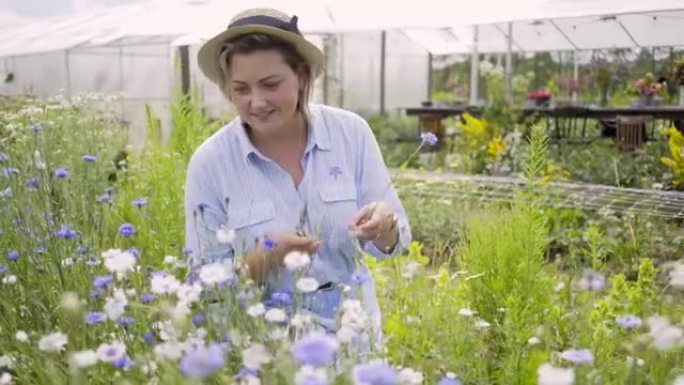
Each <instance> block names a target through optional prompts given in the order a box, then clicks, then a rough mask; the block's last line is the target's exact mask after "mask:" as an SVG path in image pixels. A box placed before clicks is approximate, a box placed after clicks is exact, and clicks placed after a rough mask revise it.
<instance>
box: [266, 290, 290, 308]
mask: <svg viewBox="0 0 684 385" xmlns="http://www.w3.org/2000/svg"><path fill="white" fill-rule="evenodd" d="M290 305H292V294H290V293H287V292H284V291H276V292H274V293H271V295H270V298H268V299H267V300H266V301H264V306H266V307H283V306H290Z"/></svg>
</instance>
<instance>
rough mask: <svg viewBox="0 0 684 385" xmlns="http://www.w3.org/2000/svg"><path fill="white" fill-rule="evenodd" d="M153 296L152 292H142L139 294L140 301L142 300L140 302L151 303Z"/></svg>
mask: <svg viewBox="0 0 684 385" xmlns="http://www.w3.org/2000/svg"><path fill="white" fill-rule="evenodd" d="M154 298H155V297H154V294H152V293H145V294H143V295H141V296H140V302H142V303H151V302H152V301H154Z"/></svg>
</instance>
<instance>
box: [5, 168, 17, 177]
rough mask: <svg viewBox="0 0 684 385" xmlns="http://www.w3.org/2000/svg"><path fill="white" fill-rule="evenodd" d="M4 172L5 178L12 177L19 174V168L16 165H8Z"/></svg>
mask: <svg viewBox="0 0 684 385" xmlns="http://www.w3.org/2000/svg"><path fill="white" fill-rule="evenodd" d="M2 174H3V175H4V176H5V178H10V177H13V176H15V175H18V174H19V170H18V169H16V168H14V167H6V168H5V169H4V170H2Z"/></svg>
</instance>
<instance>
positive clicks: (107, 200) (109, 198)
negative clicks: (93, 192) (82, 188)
mask: <svg viewBox="0 0 684 385" xmlns="http://www.w3.org/2000/svg"><path fill="white" fill-rule="evenodd" d="M97 201H98V202H100V203H112V196H111V195H109V194H103V195H100V196H99V197H97Z"/></svg>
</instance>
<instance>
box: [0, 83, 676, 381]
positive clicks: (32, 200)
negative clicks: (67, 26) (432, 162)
mask: <svg viewBox="0 0 684 385" xmlns="http://www.w3.org/2000/svg"><path fill="white" fill-rule="evenodd" d="M1 103H2V108H1V110H0V170H1V174H0V291H1V292H2V294H3V295H2V298H1V299H0V314H1V315H2V316H1V317H0V384H2V385H4V384H38V385H47V384H200V383H206V384H233V383H235V384H259V383H261V384H297V385H319V384H367V385H386V384H405V385H411V384H440V385H456V384H473V385H489V384H497V385H511V384H540V385H565V384H568V385H569V384H578V385H584V384H587V385H588V384H592V385H593V384H602V385H612V384H614V385H623V384H634V385H637V384H638V385H641V384H649V385H651V384H652V385H660V384H663V385H682V384H684V295H683V293H682V291H683V290H684V260H682V261H681V262H680V261H679V259H680V258H681V255H682V254H681V253H682V250H684V242H683V241H682V239H684V238H683V237H682V236H681V235H680V234H679V233H678V231H679V227H680V226H681V224H679V223H676V222H675V223H673V222H672V221H670V222H668V221H666V220H664V219H657V220H656V219H652V218H639V217H632V216H622V215H620V213H612V214H593V215H589V214H586V213H582V212H579V211H577V210H561V209H547V208H542V207H540V205H539V204H538V201H537V200H536V199H537V194H535V191H537V189H543V188H544V183H545V182H544V179H543V178H534V177H535V176H538V175H541V173H542V172H543V171H544V170H546V168H547V155H546V153H547V147H546V144H547V142H546V139H545V138H544V137H543V135H542V134H541V133H540V132H538V131H534V132H533V134H532V137H531V139H530V141H529V143H528V144H527V145H526V147H525V151H526V153H527V156H526V162H525V164H526V165H525V169H526V173H527V175H528V176H529V177H530V178H529V179H528V180H529V182H528V183H527V186H526V188H523V189H521V190H520V191H519V192H518V194H517V196H516V199H515V201H514V202H513V203H512V204H506V205H482V204H473V203H468V202H460V201H456V200H453V199H448V198H444V199H442V200H435V199H431V200H425V199H421V198H419V197H416V196H410V195H404V196H402V199H403V201H404V204H405V205H406V208H407V212H408V213H409V219H410V221H411V226H412V228H413V233H414V242H413V243H412V244H411V246H410V248H409V250H408V251H407V252H406V253H405V254H404V255H403V256H401V257H397V258H394V259H392V260H388V261H376V260H374V259H372V258H370V257H367V256H366V257H363V258H360V259H361V260H362V261H363V262H364V263H366V264H367V265H368V266H369V267H370V269H371V271H372V273H373V274H374V276H375V278H376V280H377V283H378V290H379V293H378V298H379V300H380V304H381V309H382V316H383V330H382V334H383V340H382V341H383V342H382V344H375V343H373V340H372V339H371V338H370V337H369V335H370V333H369V329H370V323H369V320H368V318H367V316H366V315H365V314H364V311H363V306H362V305H361V303H360V302H359V301H356V300H351V299H348V300H345V301H344V302H343V305H342V306H341V309H340V313H339V315H338V317H337V322H338V325H337V326H338V328H339V329H338V332H337V334H334V335H327V334H323V333H320V331H319V329H318V328H317V327H316V325H315V324H314V322H313V321H312V319H311V317H309V316H308V315H306V314H300V313H297V312H296V311H294V308H295V306H296V304H297V301H298V300H299V294H300V293H301V292H306V291H308V290H310V287H312V284H311V282H310V281H308V280H310V278H309V277H306V274H305V272H306V266H307V265H308V263H309V259H308V256H306V255H289V256H288V258H287V259H286V264H287V265H288V266H287V268H289V269H292V270H294V271H296V272H298V273H297V275H298V277H299V281H298V283H297V285H296V290H295V291H294V292H292V293H276V294H275V295H273V296H272V297H270V298H263V296H262V295H261V290H260V288H259V287H258V286H256V285H255V284H254V283H253V282H251V281H250V280H248V279H246V275H245V274H244V272H243V271H241V269H240V268H238V267H236V266H233V265H227V264H222V263H218V262H217V263H214V264H211V265H207V266H205V267H203V268H202V269H201V270H200V272H199V274H198V277H187V274H186V264H185V259H186V257H187V253H188V252H190V251H189V250H187V249H184V245H183V244H182V242H183V185H184V180H185V167H186V165H187V162H188V160H189V158H190V156H191V155H192V153H193V151H194V149H195V148H196V147H197V146H198V145H199V144H200V143H201V142H202V140H203V139H204V138H206V137H207V136H208V135H210V134H211V133H212V132H214V131H215V130H216V129H218V128H219V127H220V126H221V123H220V122H209V121H206V120H205V119H204V118H203V117H202V116H201V114H200V113H199V109H198V108H197V106H195V105H193V104H191V103H188V102H185V101H180V102H178V103H177V104H176V105H175V106H174V107H173V121H174V124H175V126H174V130H173V133H172V136H171V138H170V139H169V140H168V141H167V142H166V143H161V142H160V141H159V140H158V139H156V132H157V127H156V126H155V119H154V116H153V112H151V111H150V123H149V128H150V130H149V136H148V140H147V142H146V143H147V144H146V147H145V148H144V149H142V150H141V151H133V150H130V149H127V148H126V143H127V138H126V135H125V133H126V130H125V127H123V126H122V125H121V123H120V122H118V121H117V120H116V119H114V118H113V117H112V116H111V114H109V113H108V112H107V111H106V108H103V106H106V105H107V104H108V103H111V100H108V99H107V98H104V97H100V96H88V97H82V98H78V99H67V98H56V99H54V100H50V101H44V100H34V99H10V100H3V101H2V102H1ZM425 140H426V138H423V142H422V143H424V142H425ZM429 140H432V138H429ZM419 145H421V140H420V139H419V138H417V139H416V146H419ZM397 183H398V185H399V187H401V184H402V183H403V182H402V181H401V179H399V180H398V181H397ZM428 188H429V187H428ZM400 190H401V189H400ZM217 237H218V239H219V241H221V242H230V238H231V237H230V232H229V231H226V232H223V231H222V232H221V233H220V234H217ZM313 287H316V285H313ZM344 289H345V290H348V291H351V290H355V289H354V288H351V287H346V288H344Z"/></svg>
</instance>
